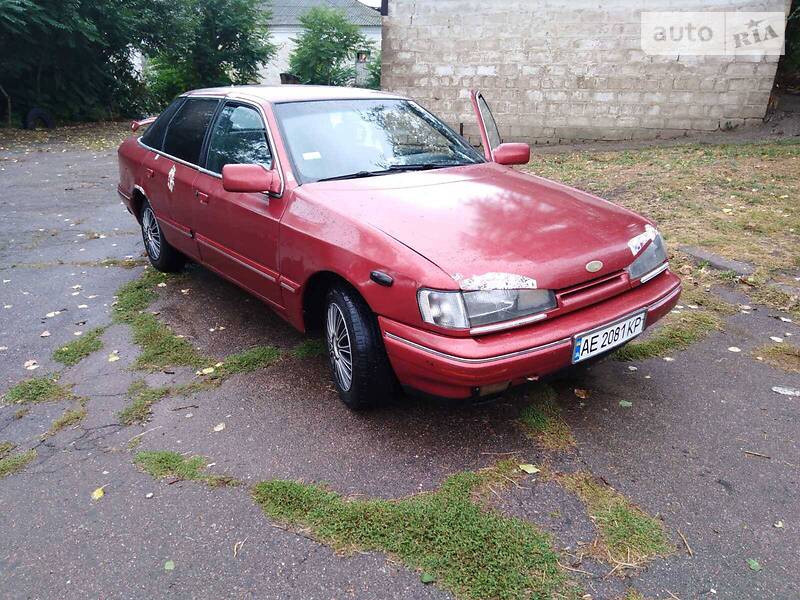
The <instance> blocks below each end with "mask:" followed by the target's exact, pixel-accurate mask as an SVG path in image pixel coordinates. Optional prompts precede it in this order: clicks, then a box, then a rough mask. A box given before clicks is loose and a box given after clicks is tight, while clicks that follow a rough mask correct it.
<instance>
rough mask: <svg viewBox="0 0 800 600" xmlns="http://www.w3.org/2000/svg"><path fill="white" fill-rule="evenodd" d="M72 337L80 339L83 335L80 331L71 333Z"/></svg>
mask: <svg viewBox="0 0 800 600" xmlns="http://www.w3.org/2000/svg"><path fill="white" fill-rule="evenodd" d="M72 335H74V336H76V337H80V336H82V335H83V332H82V331H73V332H72Z"/></svg>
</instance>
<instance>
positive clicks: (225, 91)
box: [185, 85, 403, 102]
mask: <svg viewBox="0 0 800 600" xmlns="http://www.w3.org/2000/svg"><path fill="white" fill-rule="evenodd" d="M185 95H186V96H224V97H227V98H236V97H242V98H243V97H247V98H251V99H253V98H255V99H258V100H265V101H267V102H303V101H307V100H354V99H370V98H373V99H374V98H402V97H403V96H398V95H396V94H389V93H387V92H380V91H377V90H369V89H364V88H354V87H334V86H325V85H234V86H229V87H217V88H206V89H202V90H192V91H191V92H187V93H186V94H185Z"/></svg>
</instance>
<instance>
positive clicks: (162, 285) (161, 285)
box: [158, 281, 172, 562]
mask: <svg viewBox="0 0 800 600" xmlns="http://www.w3.org/2000/svg"><path fill="white" fill-rule="evenodd" d="M158 287H167V284H166V283H164V282H163V281H162V282H161V283H159V284H158ZM170 562H172V561H170Z"/></svg>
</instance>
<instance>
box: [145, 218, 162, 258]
mask: <svg viewBox="0 0 800 600" xmlns="http://www.w3.org/2000/svg"><path fill="white" fill-rule="evenodd" d="M142 233H143V234H144V243H145V245H146V246H147V253H148V254H149V255H150V258H152V259H153V260H158V257H159V256H161V232H160V231H159V229H158V222H157V221H156V217H155V215H154V214H153V211H152V209H151V208H150V207H147V208H145V209H144V214H142Z"/></svg>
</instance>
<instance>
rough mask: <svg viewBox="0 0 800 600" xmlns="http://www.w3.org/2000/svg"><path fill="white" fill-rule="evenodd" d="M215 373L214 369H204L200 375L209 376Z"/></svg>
mask: <svg viewBox="0 0 800 600" xmlns="http://www.w3.org/2000/svg"><path fill="white" fill-rule="evenodd" d="M214 371H215V369H214V367H206V368H205V369H203V370H201V371H200V373H201V374H202V375H211V373H213V372H214Z"/></svg>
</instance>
